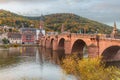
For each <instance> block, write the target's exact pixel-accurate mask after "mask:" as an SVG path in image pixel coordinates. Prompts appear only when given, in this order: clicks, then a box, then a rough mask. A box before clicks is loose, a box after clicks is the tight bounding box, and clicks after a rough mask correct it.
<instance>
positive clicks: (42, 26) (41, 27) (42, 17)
mask: <svg viewBox="0 0 120 80" xmlns="http://www.w3.org/2000/svg"><path fill="white" fill-rule="evenodd" d="M39 28H40V29H43V28H44V16H43V15H42V14H41V16H40V25H39Z"/></svg>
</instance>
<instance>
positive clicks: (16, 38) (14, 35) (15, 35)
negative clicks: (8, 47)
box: [8, 32, 22, 44]
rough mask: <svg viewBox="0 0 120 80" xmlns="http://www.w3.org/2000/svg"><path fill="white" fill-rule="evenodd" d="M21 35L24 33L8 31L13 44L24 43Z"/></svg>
mask: <svg viewBox="0 0 120 80" xmlns="http://www.w3.org/2000/svg"><path fill="white" fill-rule="evenodd" d="M21 36H22V35H21V34H20V33H19V32H9V33H8V40H9V43H11V44H21V43H22V40H21Z"/></svg>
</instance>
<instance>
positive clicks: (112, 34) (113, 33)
mask: <svg viewBox="0 0 120 80" xmlns="http://www.w3.org/2000/svg"><path fill="white" fill-rule="evenodd" d="M117 33H118V31H117V26H116V22H114V27H113V31H112V33H111V36H112V38H115V37H116V36H117Z"/></svg>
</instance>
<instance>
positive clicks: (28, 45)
mask: <svg viewBox="0 0 120 80" xmlns="http://www.w3.org/2000/svg"><path fill="white" fill-rule="evenodd" d="M0 47H4V48H9V47H39V45H38V44H0Z"/></svg>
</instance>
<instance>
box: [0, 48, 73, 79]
mask: <svg viewBox="0 0 120 80" xmlns="http://www.w3.org/2000/svg"><path fill="white" fill-rule="evenodd" d="M64 56H65V55H64V52H62V51H60V52H56V51H52V50H51V49H45V48H41V47H40V48H37V47H18V48H9V49H4V50H0V65H3V64H6V65H4V66H3V67H4V68H3V67H0V80H32V79H35V80H62V79H63V78H65V80H75V78H74V77H73V76H69V75H67V76H65V75H64V74H63V73H62V69H61V68H60V66H59V65H58V64H60V63H61V60H62V58H63V57H64ZM63 76H64V77H63Z"/></svg>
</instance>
